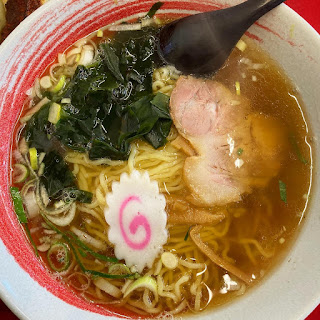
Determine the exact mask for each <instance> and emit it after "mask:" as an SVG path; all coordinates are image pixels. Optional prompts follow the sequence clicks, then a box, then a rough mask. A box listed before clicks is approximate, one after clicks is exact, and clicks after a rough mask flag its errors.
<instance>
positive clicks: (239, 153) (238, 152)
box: [237, 148, 243, 156]
mask: <svg viewBox="0 0 320 320" xmlns="http://www.w3.org/2000/svg"><path fill="white" fill-rule="evenodd" d="M242 152H243V149H242V148H238V150H237V155H238V156H241V155H242Z"/></svg>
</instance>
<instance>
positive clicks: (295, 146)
mask: <svg viewBox="0 0 320 320" xmlns="http://www.w3.org/2000/svg"><path fill="white" fill-rule="evenodd" d="M289 141H290V143H291V146H292V148H293V151H294V152H295V154H296V155H297V157H298V159H299V160H300V162H302V163H303V164H307V163H308V161H307V160H306V159H305V157H304V156H303V155H302V153H301V151H300V148H299V145H298V143H297V140H296V138H295V136H294V135H293V134H292V135H290V136H289Z"/></svg>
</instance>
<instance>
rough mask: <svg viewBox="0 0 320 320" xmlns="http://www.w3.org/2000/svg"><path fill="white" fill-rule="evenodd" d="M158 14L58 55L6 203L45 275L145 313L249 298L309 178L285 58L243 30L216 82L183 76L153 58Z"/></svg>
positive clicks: (36, 93)
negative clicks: (274, 57)
mask: <svg viewBox="0 0 320 320" xmlns="http://www.w3.org/2000/svg"><path fill="white" fill-rule="evenodd" d="M159 23H161V21H159V20H158V19H157V18H152V19H148V20H147V19H144V20H142V21H140V22H138V23H136V24H134V25H126V24H124V25H119V26H118V27H116V28H118V29H120V30H124V31H110V30H108V29H106V30H104V31H101V30H99V31H97V32H96V33H94V34H93V35H90V36H89V37H87V38H85V39H82V40H79V41H78V42H77V43H75V44H74V45H73V46H72V47H70V48H68V49H67V50H66V51H65V52H64V53H61V54H59V55H58V58H57V60H56V61H55V62H54V63H53V64H52V65H50V66H49V67H48V68H47V70H46V71H45V73H44V74H43V76H42V77H41V78H40V79H38V80H36V82H35V85H34V87H33V88H32V89H31V90H30V92H28V94H29V98H28V100H27V103H26V106H25V109H24V112H23V114H22V116H21V118H20V121H19V124H18V126H17V130H16V132H18V133H17V137H16V140H15V143H14V145H13V153H12V154H13V160H12V166H13V177H12V179H13V184H14V187H12V188H11V192H12V195H13V199H14V204H15V209H16V212H17V214H18V216H19V219H20V221H22V222H26V221H27V224H26V230H27V232H28V234H29V235H30V240H31V243H32V245H33V246H34V249H35V252H36V254H38V255H39V259H40V260H41V261H42V262H43V263H44V264H45V265H46V266H47V269H48V272H51V273H53V274H54V275H58V276H59V277H61V279H62V280H63V281H64V283H65V284H66V285H67V286H68V287H69V288H71V289H72V290H74V291H75V293H76V294H78V295H80V296H82V297H83V298H84V299H86V300H88V301H91V302H94V303H97V304H101V306H108V304H115V305H118V306H119V308H120V310H122V311H123V312H124V309H127V310H129V311H130V312H133V313H136V314H139V315H145V316H150V315H161V314H164V313H171V314H179V313H183V312H187V311H188V310H192V311H194V312H200V311H202V310H204V309H205V308H206V307H208V306H217V305H220V304H223V303H225V302H227V301H230V300H231V299H233V298H235V297H237V296H241V295H243V294H244V293H245V292H246V291H247V290H248V289H249V288H251V287H252V286H254V285H255V284H256V283H258V282H259V281H260V280H261V279H262V278H264V277H265V275H266V274H267V273H268V271H269V270H270V269H271V268H272V266H273V265H274V264H275V262H276V261H277V259H278V257H279V256H280V254H281V252H283V250H284V248H286V247H287V246H288V243H290V241H291V240H292V238H293V237H294V234H295V231H296V230H297V228H298V226H299V223H300V222H301V220H302V218H303V215H304V213H305V209H306V205H307V203H308V197H309V190H310V185H311V180H310V174H311V149H310V144H309V142H308V141H309V140H310V133H308V127H307V124H306V123H305V122H304V116H303V113H302V109H301V101H300V97H299V94H298V93H297V90H296V89H295V88H294V86H293V85H292V84H291V83H290V81H289V80H288V79H287V78H286V77H285V75H284V74H283V72H282V71H281V70H280V69H279V67H278V66H277V65H276V64H275V63H274V62H273V61H271V60H270V58H269V57H267V55H266V54H265V53H263V52H262V51H261V50H260V49H259V48H257V47H256V46H255V45H254V44H253V43H252V42H251V41H250V40H249V39H247V38H243V40H241V42H240V43H239V44H238V46H237V48H235V50H234V51H233V53H232V54H231V56H230V58H229V60H228V61H227V63H226V65H225V66H224V67H223V68H222V69H221V70H220V71H219V72H218V73H217V74H216V75H214V76H212V77H208V78H206V79H202V78H195V77H193V76H190V75H189V76H185V75H181V74H179V72H178V71H177V70H175V69H174V68H173V67H171V66H167V65H163V63H162V62H161V61H160V60H159V59H158V57H157V53H156V50H155V37H156V32H157V24H159ZM141 25H146V26H145V27H142V28H141V29H140V27H141ZM134 28H136V29H140V30H130V29H134ZM126 29H129V31H128V30H126ZM21 199H22V201H23V207H24V209H23V207H21V206H20V207H19V204H21V203H19V202H20V201H21Z"/></svg>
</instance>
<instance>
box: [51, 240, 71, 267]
mask: <svg viewBox="0 0 320 320" xmlns="http://www.w3.org/2000/svg"><path fill="white" fill-rule="evenodd" d="M47 257H48V262H49V265H50V267H51V269H52V270H54V271H57V272H61V271H65V270H67V269H68V267H69V265H70V251H69V248H68V247H67V246H66V245H65V244H64V243H55V244H53V245H52V246H51V248H50V249H49V251H48V253H47Z"/></svg>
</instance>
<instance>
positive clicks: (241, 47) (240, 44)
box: [236, 39, 247, 52]
mask: <svg viewBox="0 0 320 320" xmlns="http://www.w3.org/2000/svg"><path fill="white" fill-rule="evenodd" d="M236 47H237V48H238V49H239V50H240V51H242V52H243V51H244V50H246V48H247V44H246V43H245V42H244V41H243V40H241V39H240V40H239V41H238V42H237V44H236Z"/></svg>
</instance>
